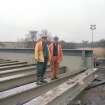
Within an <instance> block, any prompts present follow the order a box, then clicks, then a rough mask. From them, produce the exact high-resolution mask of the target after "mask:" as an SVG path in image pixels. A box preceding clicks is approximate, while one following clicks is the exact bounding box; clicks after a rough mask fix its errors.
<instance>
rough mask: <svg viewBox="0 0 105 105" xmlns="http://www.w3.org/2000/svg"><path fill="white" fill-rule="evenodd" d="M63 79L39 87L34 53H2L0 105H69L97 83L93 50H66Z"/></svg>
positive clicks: (11, 50) (26, 50) (0, 55)
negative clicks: (91, 84) (94, 81)
mask: <svg viewBox="0 0 105 105" xmlns="http://www.w3.org/2000/svg"><path fill="white" fill-rule="evenodd" d="M63 54H64V58H63V61H62V63H61V65H60V68H59V71H60V73H59V79H57V80H51V79H50V77H49V75H48V74H49V66H48V69H47V72H46V80H47V81H48V83H47V84H45V85H42V86H38V85H36V62H35V60H34V50H33V49H0V105H69V104H70V102H71V101H72V100H73V99H75V98H76V97H77V96H78V94H80V93H81V91H83V90H84V89H85V88H86V87H87V86H88V85H89V84H90V83H91V82H92V81H93V80H94V79H95V77H96V76H95V73H96V71H97V69H96V68H94V67H93V61H92V55H93V52H92V51H91V50H74V49H71V50H70V49H64V50H63Z"/></svg>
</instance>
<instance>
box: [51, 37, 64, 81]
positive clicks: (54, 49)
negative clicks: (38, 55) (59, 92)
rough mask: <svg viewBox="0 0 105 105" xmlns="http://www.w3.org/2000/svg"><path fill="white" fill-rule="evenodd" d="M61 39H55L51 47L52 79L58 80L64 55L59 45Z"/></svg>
mask: <svg viewBox="0 0 105 105" xmlns="http://www.w3.org/2000/svg"><path fill="white" fill-rule="evenodd" d="M58 41H59V38H58V37H57V36H56V37H54V39H53V42H52V43H51V44H50V45H49V50H50V54H51V71H50V75H51V79H52V80H53V79H57V78H58V72H59V64H60V62H61V61H62V59H63V54H62V48H61V45H60V44H59V42H58Z"/></svg>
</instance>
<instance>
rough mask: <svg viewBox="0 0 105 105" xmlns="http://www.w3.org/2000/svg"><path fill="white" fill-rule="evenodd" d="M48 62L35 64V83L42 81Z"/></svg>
mask: <svg viewBox="0 0 105 105" xmlns="http://www.w3.org/2000/svg"><path fill="white" fill-rule="evenodd" d="M47 63H48V61H47V60H45V61H44V62H37V81H42V80H43V79H44V75H45V73H46V69H47Z"/></svg>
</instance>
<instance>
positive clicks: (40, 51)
mask: <svg viewBox="0 0 105 105" xmlns="http://www.w3.org/2000/svg"><path fill="white" fill-rule="evenodd" d="M40 36H41V38H40V39H39V40H38V41H37V43H36V46H35V60H36V62H37V84H38V85H41V84H43V83H46V82H47V81H45V80H44V75H45V72H46V69H47V64H48V62H50V51H49V47H48V41H47V32H43V31H42V32H41V34H40Z"/></svg>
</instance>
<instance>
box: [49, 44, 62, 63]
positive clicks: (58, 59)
mask: <svg viewBox="0 0 105 105" xmlns="http://www.w3.org/2000/svg"><path fill="white" fill-rule="evenodd" d="M49 49H50V54H51V59H53V43H51V44H50V45H49ZM62 59H63V53H62V47H61V45H60V44H58V56H57V62H58V63H59V62H61V61H62Z"/></svg>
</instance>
